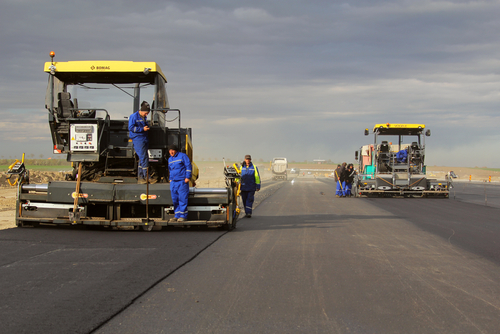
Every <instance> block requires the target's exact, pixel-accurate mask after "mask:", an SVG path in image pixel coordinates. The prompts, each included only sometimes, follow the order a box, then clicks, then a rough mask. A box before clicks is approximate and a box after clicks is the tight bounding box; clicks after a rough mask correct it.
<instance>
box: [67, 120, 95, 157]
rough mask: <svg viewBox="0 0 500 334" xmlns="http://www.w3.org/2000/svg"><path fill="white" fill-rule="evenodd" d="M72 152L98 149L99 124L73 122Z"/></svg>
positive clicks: (71, 127) (71, 132)
mask: <svg viewBox="0 0 500 334" xmlns="http://www.w3.org/2000/svg"><path fill="white" fill-rule="evenodd" d="M70 137H71V142H70V152H72V153H74V152H96V151H97V124H71V126H70Z"/></svg>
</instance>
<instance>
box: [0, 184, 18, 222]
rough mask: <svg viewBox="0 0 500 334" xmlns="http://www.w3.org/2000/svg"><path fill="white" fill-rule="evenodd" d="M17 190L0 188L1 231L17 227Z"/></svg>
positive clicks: (14, 188) (15, 188)
mask: <svg viewBox="0 0 500 334" xmlns="http://www.w3.org/2000/svg"><path fill="white" fill-rule="evenodd" d="M16 190H17V187H9V188H6V187H2V188H0V230H4V229H7V228H12V227H16V223H15V208H16Z"/></svg>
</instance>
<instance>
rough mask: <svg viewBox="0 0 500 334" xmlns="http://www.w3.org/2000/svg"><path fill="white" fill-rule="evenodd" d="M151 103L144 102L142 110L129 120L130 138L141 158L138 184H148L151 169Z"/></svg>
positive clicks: (138, 167)
mask: <svg viewBox="0 0 500 334" xmlns="http://www.w3.org/2000/svg"><path fill="white" fill-rule="evenodd" d="M150 110H151V109H150V108H149V103H147V102H146V101H143V102H142V103H141V109H140V110H138V111H136V112H135V113H133V114H132V115H130V117H129V118H128V131H129V137H130V139H132V144H133V145H134V150H135V153H137V155H138V156H139V164H138V166H137V182H138V183H146V179H147V172H148V167H149V155H148V131H149V125H148V120H147V116H148V114H149V111H150Z"/></svg>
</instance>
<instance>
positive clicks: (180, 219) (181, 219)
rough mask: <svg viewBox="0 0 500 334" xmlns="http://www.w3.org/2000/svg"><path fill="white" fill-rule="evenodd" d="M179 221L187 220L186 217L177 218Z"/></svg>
mask: <svg viewBox="0 0 500 334" xmlns="http://www.w3.org/2000/svg"><path fill="white" fill-rule="evenodd" d="M177 221H178V222H185V221H186V219H185V218H177Z"/></svg>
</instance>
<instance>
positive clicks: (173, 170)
mask: <svg viewBox="0 0 500 334" xmlns="http://www.w3.org/2000/svg"><path fill="white" fill-rule="evenodd" d="M168 171H169V175H170V176H169V180H170V193H171V195H172V202H173V204H174V212H175V218H184V219H186V218H187V215H188V210H187V206H188V197H189V182H187V183H186V182H185V179H190V178H191V171H192V167H191V161H190V160H189V157H188V156H187V155H186V154H184V153H182V152H177V153H175V155H174V156H173V157H172V156H171V157H169V158H168Z"/></svg>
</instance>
